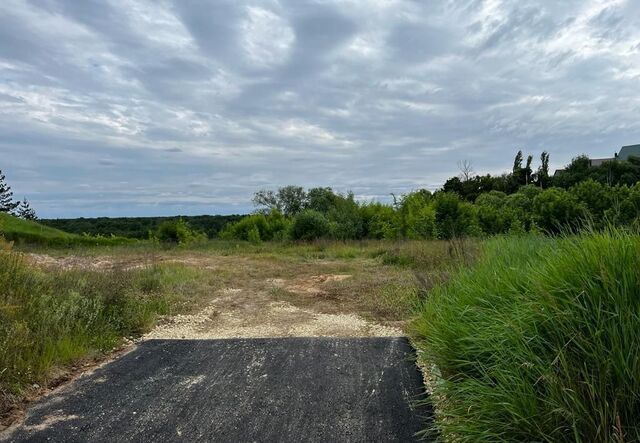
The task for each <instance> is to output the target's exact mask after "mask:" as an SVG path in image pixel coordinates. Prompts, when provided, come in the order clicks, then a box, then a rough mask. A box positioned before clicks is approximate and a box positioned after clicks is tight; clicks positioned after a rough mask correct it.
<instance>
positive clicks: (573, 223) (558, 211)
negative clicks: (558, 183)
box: [533, 188, 588, 233]
mask: <svg viewBox="0 0 640 443" xmlns="http://www.w3.org/2000/svg"><path fill="white" fill-rule="evenodd" d="M533 207H534V212H535V219H536V223H537V224H538V226H540V228H542V229H544V230H545V231H547V232H549V233H558V232H560V231H562V230H564V229H567V228H577V227H579V226H580V225H581V224H583V223H584V221H585V217H586V215H587V213H588V212H587V210H586V208H585V206H584V205H583V204H582V203H580V202H579V201H578V199H577V198H576V197H575V196H574V195H572V194H570V193H569V192H567V191H565V190H564V189H560V188H550V189H547V190H545V191H543V192H541V193H540V194H538V195H537V196H536V197H535V198H534V199H533Z"/></svg>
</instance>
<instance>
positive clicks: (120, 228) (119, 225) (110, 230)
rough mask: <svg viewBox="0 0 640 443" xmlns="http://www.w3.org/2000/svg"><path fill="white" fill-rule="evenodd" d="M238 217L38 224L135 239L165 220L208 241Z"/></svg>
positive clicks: (47, 221)
mask: <svg viewBox="0 0 640 443" xmlns="http://www.w3.org/2000/svg"><path fill="white" fill-rule="evenodd" d="M242 217H243V216H241V215H194V216H186V215H185V216H179V217H97V218H69V219H45V220H40V223H42V224H44V225H46V226H50V227H52V228H57V229H60V230H62V231H65V232H69V233H72V234H84V233H87V234H89V235H92V236H107V237H108V236H112V235H113V236H117V237H129V238H137V239H146V238H149V232H155V231H156V230H157V229H158V226H160V224H161V223H163V222H165V221H176V220H179V219H182V220H184V221H185V222H187V223H188V224H189V226H191V228H192V229H193V230H195V231H198V232H204V233H206V234H207V237H208V238H216V237H217V236H218V233H219V232H220V231H221V230H222V229H223V228H224V227H225V226H226V225H227V224H228V223H234V222H237V221H238V220H240V219H242Z"/></svg>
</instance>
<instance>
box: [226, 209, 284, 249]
mask: <svg viewBox="0 0 640 443" xmlns="http://www.w3.org/2000/svg"><path fill="white" fill-rule="evenodd" d="M288 229H289V220H288V219H286V218H285V217H284V216H283V215H282V213H280V212H279V211H277V210H275V209H274V210H271V212H269V214H267V215H265V214H252V215H249V216H247V217H244V218H243V219H242V220H240V221H238V222H236V223H230V224H228V225H227V226H226V227H225V228H224V230H223V231H222V232H221V233H220V238H223V239H235V240H245V241H251V242H254V243H255V242H259V241H270V240H284V239H285V237H286V235H287V231H288Z"/></svg>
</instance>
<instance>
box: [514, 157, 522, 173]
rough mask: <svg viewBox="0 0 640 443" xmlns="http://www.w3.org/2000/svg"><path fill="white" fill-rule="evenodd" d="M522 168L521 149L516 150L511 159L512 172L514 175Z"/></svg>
mask: <svg viewBox="0 0 640 443" xmlns="http://www.w3.org/2000/svg"><path fill="white" fill-rule="evenodd" d="M521 170H522V151H518V153H517V154H516V158H514V159H513V170H512V171H513V174H514V175H516V174H518V173H520V171H521Z"/></svg>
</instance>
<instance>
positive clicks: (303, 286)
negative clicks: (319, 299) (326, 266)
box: [267, 274, 351, 295]
mask: <svg viewBox="0 0 640 443" xmlns="http://www.w3.org/2000/svg"><path fill="white" fill-rule="evenodd" d="M348 278H351V275H349V274H321V275H312V276H310V277H304V278H298V279H295V280H293V281H290V282H288V281H286V280H284V279H282V278H271V279H268V280H267V283H269V284H271V285H273V286H275V287H278V288H283V289H286V290H287V291H291V292H295V293H297V294H307V295H321V294H326V293H327V291H326V290H325V289H323V287H322V286H323V285H324V284H325V283H331V282H339V281H343V280H346V279H348Z"/></svg>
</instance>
